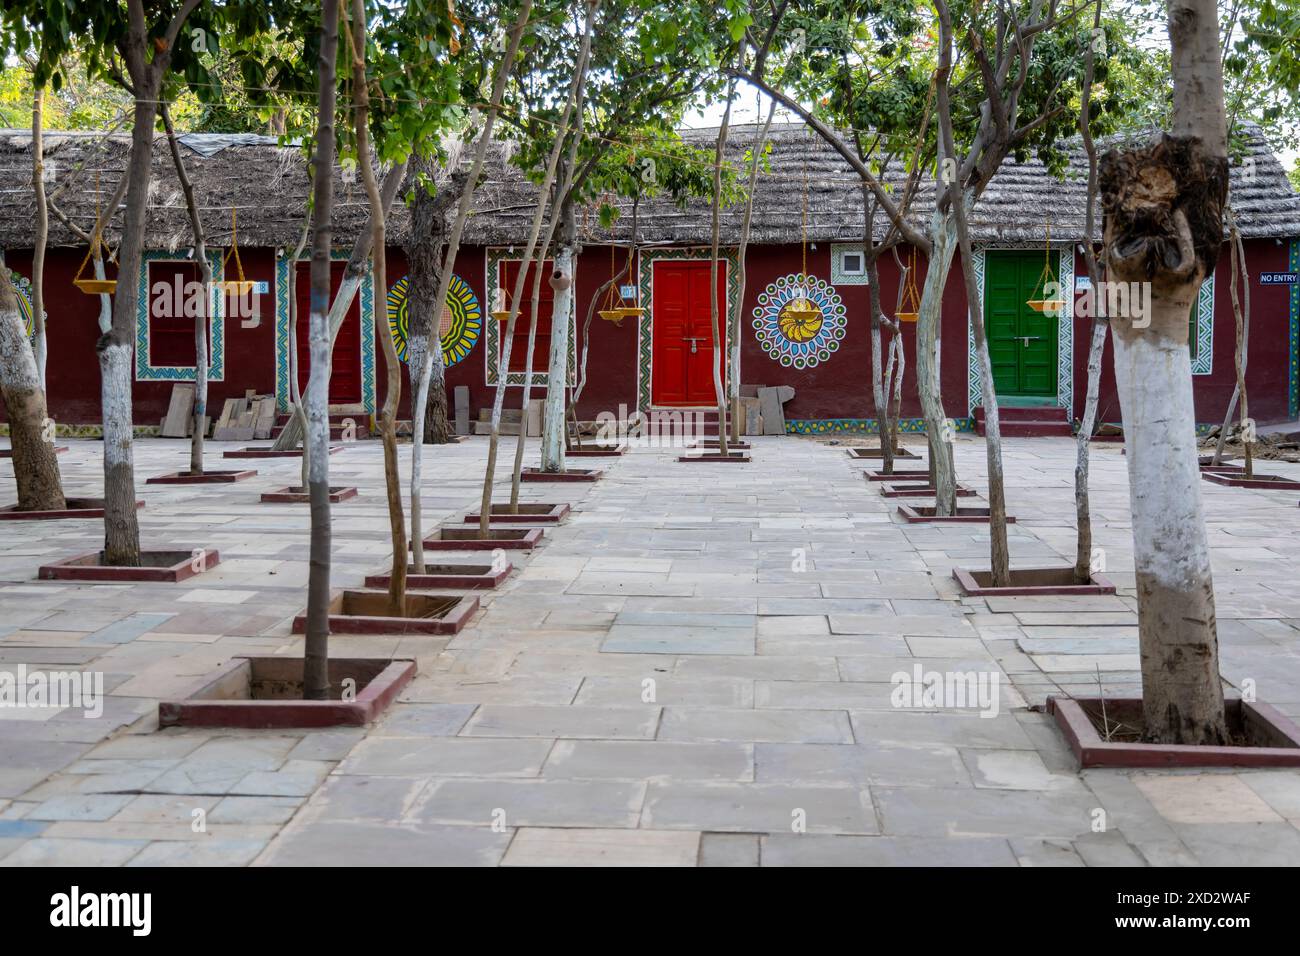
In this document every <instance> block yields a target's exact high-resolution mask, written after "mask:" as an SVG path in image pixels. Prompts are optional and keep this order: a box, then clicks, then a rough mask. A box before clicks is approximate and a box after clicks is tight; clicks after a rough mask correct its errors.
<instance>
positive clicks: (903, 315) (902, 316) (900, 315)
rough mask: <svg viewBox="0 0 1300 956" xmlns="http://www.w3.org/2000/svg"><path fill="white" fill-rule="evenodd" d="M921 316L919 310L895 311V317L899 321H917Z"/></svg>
mask: <svg viewBox="0 0 1300 956" xmlns="http://www.w3.org/2000/svg"><path fill="white" fill-rule="evenodd" d="M919 317H920V313H918V312H895V313H894V318H896V319H897V320H898V321H899V322H915V321H916V320H917V319H918V318H919Z"/></svg>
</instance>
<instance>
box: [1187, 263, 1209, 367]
mask: <svg viewBox="0 0 1300 956" xmlns="http://www.w3.org/2000/svg"><path fill="white" fill-rule="evenodd" d="M1212 371H1214V273H1213V272H1211V273H1210V274H1209V275H1208V276H1206V277H1205V281H1203V282H1202V283H1201V288H1200V291H1198V292H1197V293H1196V357H1195V358H1193V359H1192V374H1193V375H1209V374H1210V372H1212Z"/></svg>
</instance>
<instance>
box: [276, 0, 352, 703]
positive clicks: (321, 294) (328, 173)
mask: <svg viewBox="0 0 1300 956" xmlns="http://www.w3.org/2000/svg"><path fill="white" fill-rule="evenodd" d="M320 32H321V40H320V50H319V52H318V54H317V57H318V66H317V82H318V88H317V100H316V102H317V106H316V155H315V157H314V158H313V160H312V162H313V165H314V167H315V170H314V175H313V177H312V219H311V228H312V240H311V307H310V311H309V312H308V322H309V323H310V324H309V327H308V331H307V336H308V343H309V347H310V351H311V373H310V375H309V377H308V379H307V438H306V443H307V445H308V446H309V447H307V448H304V449H303V451H304V453H305V454H310V456H311V457H310V469H309V472H308V476H307V490H308V500H309V501H310V505H311V547H310V555H309V564H308V575H307V627H306V648H305V650H304V655H303V697H304V698H305V699H307V700H326V699H328V698H329V696H330V680H329V605H330V543H331V537H332V535H331V533H330V455H329V444H330V426H329V391H330V321H329V318H328V316H327V314H326V312H327V310H328V309H329V300H330V240H331V235H330V214H331V212H332V208H331V207H332V206H333V202H334V190H333V176H332V173H333V171H334V138H335V134H334V101H335V90H334V79H335V74H334V70H335V62H336V60H337V57H338V45H339V0H321V31H320ZM297 267H298V264H297V263H296V262H294V263H290V268H292V269H297ZM288 430H289V429H288V428H285V431H288ZM282 437H283V435H282Z"/></svg>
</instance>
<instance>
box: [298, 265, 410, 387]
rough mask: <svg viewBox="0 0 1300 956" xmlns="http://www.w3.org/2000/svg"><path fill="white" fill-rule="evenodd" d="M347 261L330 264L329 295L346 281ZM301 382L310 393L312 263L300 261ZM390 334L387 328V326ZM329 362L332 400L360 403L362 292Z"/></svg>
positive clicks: (354, 302)
mask: <svg viewBox="0 0 1300 956" xmlns="http://www.w3.org/2000/svg"><path fill="white" fill-rule="evenodd" d="M345 266H346V263H344V262H341V261H340V262H334V263H331V264H330V298H331V299H332V298H333V296H334V293H335V292H336V291H337V290H338V287H339V284H340V283H341V282H342V281H343V270H344V268H345ZM297 297H298V384H299V385H300V386H301V388H302V391H303V394H304V395H306V393H307V378H308V376H309V375H310V374H311V349H310V346H309V345H308V343H307V331H308V329H309V328H310V327H311V263H310V262H299V263H298V285H297ZM384 332H385V334H387V332H388V330H387V329H385V330H384ZM331 358H332V359H333V361H332V362H331V363H330V404H331V405H359V404H361V402H362V394H361V294H360V292H359V291H358V293H357V297H356V298H355V299H354V300H353V302H352V308H350V309H348V314H347V317H346V318H345V319H344V320H343V326H342V327H341V328H340V329H339V334H338V338H336V339H335V340H334V354H333V355H332V356H331Z"/></svg>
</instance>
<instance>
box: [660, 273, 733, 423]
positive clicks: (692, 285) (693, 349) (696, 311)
mask: <svg viewBox="0 0 1300 956" xmlns="http://www.w3.org/2000/svg"><path fill="white" fill-rule="evenodd" d="M654 270H655V272H654V302H653V305H652V313H651V314H652V316H653V323H654V331H653V333H652V338H653V353H654V354H653V363H652V364H653V367H654V373H653V377H652V383H651V384H652V388H651V395H650V400H651V401H652V402H653V403H654V404H655V405H685V406H691V405H716V404H717V395H716V393H715V392H714V388H713V323H712V321H711V318H710V303H709V263H708V262H707V261H704V262H699V261H691V262H656V263H655V265H654ZM726 291H727V266H726V263H725V262H719V263H718V326H719V332H720V333H725V330H726V323H727V295H726ZM722 374H723V376H724V377H725V376H726V374H727V356H726V350H725V348H724V350H723V355H722Z"/></svg>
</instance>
